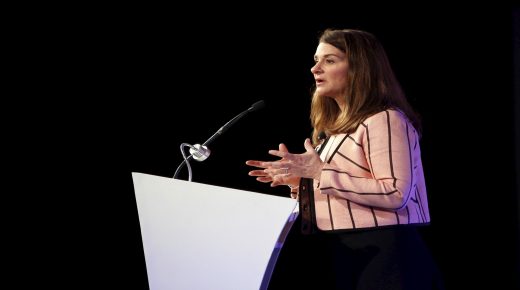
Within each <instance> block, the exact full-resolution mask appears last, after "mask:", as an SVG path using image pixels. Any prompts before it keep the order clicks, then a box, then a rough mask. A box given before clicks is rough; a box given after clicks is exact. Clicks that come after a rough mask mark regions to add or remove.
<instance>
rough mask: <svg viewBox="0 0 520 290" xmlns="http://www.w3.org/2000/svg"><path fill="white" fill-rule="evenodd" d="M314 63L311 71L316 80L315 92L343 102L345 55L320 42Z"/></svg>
mask: <svg viewBox="0 0 520 290" xmlns="http://www.w3.org/2000/svg"><path fill="white" fill-rule="evenodd" d="M314 61H315V65H314V66H313V67H312V68H311V72H312V74H313V75H314V79H315V80H316V93H317V94H318V95H320V96H326V97H331V98H334V99H335V100H336V102H338V104H341V103H343V99H344V97H343V95H344V93H345V90H346V87H347V70H348V63H347V56H346V55H345V53H344V52H342V51H341V50H339V49H337V48H336V47H335V46H333V45H330V44H328V43H323V42H322V43H320V44H319V45H318V47H317V48H316V54H315V55H314Z"/></svg>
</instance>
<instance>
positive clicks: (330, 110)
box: [246, 29, 442, 290]
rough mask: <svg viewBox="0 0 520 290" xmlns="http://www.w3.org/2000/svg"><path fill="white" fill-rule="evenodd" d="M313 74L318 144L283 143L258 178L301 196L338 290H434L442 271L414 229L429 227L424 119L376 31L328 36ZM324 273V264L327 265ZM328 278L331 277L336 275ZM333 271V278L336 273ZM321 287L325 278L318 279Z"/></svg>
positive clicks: (304, 217)
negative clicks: (296, 148)
mask: <svg viewBox="0 0 520 290" xmlns="http://www.w3.org/2000/svg"><path fill="white" fill-rule="evenodd" d="M314 60H315V65H314V66H313V67H312V68H311V72H312V74H313V75H314V79H315V82H316V83H315V84H316V87H315V90H314V94H313V96H312V104H311V114H310V119H311V124H312V126H313V133H312V142H311V140H310V139H306V140H305V142H304V147H305V149H306V152H304V153H302V154H293V153H290V152H289V151H288V150H287V148H286V146H285V145H284V144H280V146H279V148H278V150H270V151H269V154H271V155H274V156H277V157H279V158H280V159H279V160H276V161H259V160H249V161H247V162H246V164H247V165H250V166H254V167H257V168H259V169H255V170H252V171H250V172H249V175H251V176H255V177H256V178H257V180H258V181H260V182H265V183H271V186H278V185H288V186H289V187H290V188H291V196H292V197H294V198H298V199H299V205H300V216H301V230H302V232H303V233H305V234H314V235H313V236H319V237H321V238H320V240H321V241H322V242H323V244H320V246H319V247H320V249H318V250H320V251H322V250H326V251H328V252H329V253H330V260H328V261H329V262H330V267H331V268H330V272H332V274H333V275H332V277H333V278H332V280H333V281H330V279H329V278H325V279H327V280H329V281H323V282H324V283H325V284H326V283H329V282H330V284H331V285H333V287H334V288H335V289H371V290H374V289H435V288H434V287H442V285H441V282H440V278H439V275H438V273H437V270H436V267H435V265H434V263H433V259H432V258H431V256H430V254H429V252H428V249H427V247H426V246H425V244H424V243H423V241H422V240H421V237H420V235H419V234H418V233H417V231H416V229H415V226H417V225H425V224H428V223H429V222H430V215H429V210H428V200H427V195H426V186H425V179H424V174H423V168H422V162H421V151H420V146H419V137H420V130H421V126H420V122H419V119H418V117H417V115H416V114H415V113H414V111H413V109H412V108H411V106H410V105H409V103H408V102H407V100H406V98H405V96H404V94H403V92H402V90H401V87H400V85H399V83H398V81H397V80H396V78H395V75H394V73H393V71H392V68H391V66H390V63H389V61H388V58H387V56H386V53H385V51H384V49H383V47H382V46H381V44H380V43H379V41H378V40H377V39H376V38H375V37H374V36H373V35H372V34H370V33H368V32H365V31H360V30H330V29H329V30H326V31H324V33H323V34H322V35H321V37H320V40H319V44H318V47H317V49H316V53H315V55H314ZM320 267H321V266H320ZM327 271H328V270H327ZM328 274H331V273H328ZM314 278H315V279H314V280H315V281H318V284H319V281H320V279H321V278H320V277H314Z"/></svg>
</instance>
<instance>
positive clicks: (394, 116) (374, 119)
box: [363, 109, 409, 125]
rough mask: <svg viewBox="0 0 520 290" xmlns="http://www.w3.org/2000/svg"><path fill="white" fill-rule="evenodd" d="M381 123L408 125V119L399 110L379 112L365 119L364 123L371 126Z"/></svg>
mask: <svg viewBox="0 0 520 290" xmlns="http://www.w3.org/2000/svg"><path fill="white" fill-rule="evenodd" d="M379 122H385V123H386V122H392V123H394V122H397V123H407V122H409V121H408V118H407V117H406V115H405V114H404V113H403V112H401V111H400V110H398V109H386V110H382V111H379V112H377V113H375V114H373V115H371V116H369V117H367V118H366V119H365V121H364V122H363V123H364V124H365V125H369V124H371V123H379Z"/></svg>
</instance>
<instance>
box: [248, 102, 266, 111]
mask: <svg viewBox="0 0 520 290" xmlns="http://www.w3.org/2000/svg"><path fill="white" fill-rule="evenodd" d="M263 107H265V102H264V100H260V101H258V102H256V103H254V104H253V105H251V108H249V109H247V110H248V111H249V112H254V111H256V110H260V109H262V108H263Z"/></svg>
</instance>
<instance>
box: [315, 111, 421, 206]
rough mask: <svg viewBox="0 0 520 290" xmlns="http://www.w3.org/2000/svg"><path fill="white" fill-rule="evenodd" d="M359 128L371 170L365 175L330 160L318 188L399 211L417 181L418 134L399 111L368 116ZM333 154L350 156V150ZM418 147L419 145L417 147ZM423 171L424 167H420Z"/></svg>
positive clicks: (361, 202)
mask: <svg viewBox="0 0 520 290" xmlns="http://www.w3.org/2000/svg"><path fill="white" fill-rule="evenodd" d="M360 126H362V127H360V128H358V130H364V132H363V134H362V135H361V136H362V138H361V141H362V145H363V151H364V153H365V157H366V159H367V160H366V161H367V164H368V165H369V169H370V173H369V174H365V176H362V175H360V174H356V173H354V172H352V171H349V170H346V169H344V168H339V167H338V165H337V164H339V163H337V162H336V163H334V162H332V163H330V164H329V163H327V164H325V167H324V168H323V171H322V174H321V177H320V183H319V187H320V190H321V193H322V194H330V195H334V196H336V197H338V198H344V199H348V200H350V201H353V202H355V203H359V204H363V205H366V206H373V207H379V208H385V209H392V210H398V209H400V208H402V207H404V206H405V205H406V203H407V202H408V200H409V198H410V196H411V195H412V194H413V193H412V190H413V188H414V184H415V183H416V182H417V181H416V180H417V176H416V174H422V173H418V172H414V168H416V167H417V166H416V165H415V164H414V163H416V162H420V160H419V159H418V158H420V151H419V150H417V151H415V150H414V148H415V147H416V146H415V145H417V143H416V142H418V135H417V133H416V131H415V130H414V128H413V127H412V125H411V124H410V123H409V121H408V120H407V119H406V117H405V116H404V115H403V114H402V113H401V112H399V111H395V110H386V111H383V112H380V113H378V114H375V115H373V116H371V117H369V118H367V119H366V120H365V121H364V122H363V123H362V124H361V125H360ZM342 149H344V148H342V147H341V146H340V148H337V150H338V152H340V153H341V154H336V155H334V158H341V157H339V156H338V155H343V156H348V155H349V152H343V151H344V150H343V151H342ZM417 149H418V148H417ZM420 169H421V170H422V166H420Z"/></svg>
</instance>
